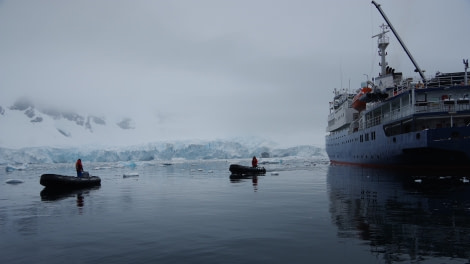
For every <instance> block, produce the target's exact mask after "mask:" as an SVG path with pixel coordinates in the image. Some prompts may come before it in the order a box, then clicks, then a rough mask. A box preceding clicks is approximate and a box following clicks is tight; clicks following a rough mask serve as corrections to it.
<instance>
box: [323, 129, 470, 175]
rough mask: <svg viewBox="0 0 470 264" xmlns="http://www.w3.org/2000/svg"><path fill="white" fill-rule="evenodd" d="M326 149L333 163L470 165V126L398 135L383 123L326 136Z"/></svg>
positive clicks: (390, 165)
mask: <svg viewBox="0 0 470 264" xmlns="http://www.w3.org/2000/svg"><path fill="white" fill-rule="evenodd" d="M372 134H373V135H374V136H373V137H372V136H370V135H372ZM366 135H368V136H367V137H366ZM361 138H362V140H361ZM366 139H367V140H366ZM326 152H327V153H328V156H329V157H330V161H331V163H333V164H353V165H361V166H368V167H394V168H416V169H419V168H423V169H433V168H435V169H464V168H470V127H455V128H450V127H449V128H439V129H425V130H421V131H415V132H409V133H404V134H399V135H394V136H386V134H385V132H384V129H383V126H381V125H378V126H375V127H371V128H368V129H365V130H362V131H360V132H357V133H350V134H349V133H348V131H347V130H344V131H342V132H338V133H335V134H334V135H328V136H327V137H326Z"/></svg>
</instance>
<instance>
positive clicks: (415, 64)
mask: <svg viewBox="0 0 470 264" xmlns="http://www.w3.org/2000/svg"><path fill="white" fill-rule="evenodd" d="M372 4H374V5H375V7H376V8H377V9H378V10H379V12H380V14H381V15H382V17H383V18H384V19H385V22H387V24H388V27H389V28H390V29H391V30H392V32H393V34H394V35H395V37H396V38H397V40H398V42H400V45H401V46H402V47H403V49H404V50H405V52H406V54H407V55H408V57H409V58H410V60H411V62H412V63H413V65H414V66H415V68H416V70H415V71H417V72H418V73H419V75H420V76H421V79H422V80H423V83H426V77H424V73H423V71H422V70H421V68H420V67H419V66H418V63H416V61H415V59H414V58H413V56H411V53H410V51H409V50H408V48H407V47H406V46H405V43H403V41H402V40H401V38H400V36H399V35H398V33H397V32H396V30H395V28H394V27H393V26H392V23H390V21H389V20H388V18H387V16H386V15H385V13H384V12H383V11H382V8H380V5H379V4H377V3H376V2H375V1H372ZM381 34H383V33H381ZM379 35H380V34H379ZM383 67H384V65H382V71H383Z"/></svg>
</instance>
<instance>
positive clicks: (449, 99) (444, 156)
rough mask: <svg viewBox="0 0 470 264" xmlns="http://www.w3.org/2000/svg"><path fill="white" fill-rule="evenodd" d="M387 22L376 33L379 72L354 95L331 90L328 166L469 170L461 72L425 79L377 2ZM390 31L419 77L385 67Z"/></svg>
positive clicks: (467, 89) (469, 90)
mask: <svg viewBox="0 0 470 264" xmlns="http://www.w3.org/2000/svg"><path fill="white" fill-rule="evenodd" d="M372 3H373V4H374V5H375V6H376V7H377V9H378V10H379V12H380V13H381V15H382V17H383V18H384V20H385V21H386V22H387V24H386V25H382V32H381V33H379V34H377V35H375V36H374V37H377V39H378V41H377V43H378V49H379V55H380V57H381V62H380V63H379V65H380V66H381V73H380V74H379V76H378V77H376V78H373V79H372V80H368V81H367V82H366V83H363V84H362V87H361V88H360V89H358V90H357V92H356V93H349V92H340V91H337V90H335V95H334V100H333V101H332V102H330V114H329V116H328V127H327V135H326V152H327V154H328V156H329V159H330V161H331V163H332V164H356V165H363V166H372V167H405V168H406V167H408V168H426V169H431V168H452V169H462V168H470V98H469V95H470V85H469V81H468V78H467V69H468V60H464V69H465V71H464V72H455V73H437V74H436V75H435V76H434V77H432V78H430V79H427V78H426V77H425V76H424V74H423V72H422V71H421V69H420V68H419V66H418V64H417V63H416V62H415V60H414V59H413V57H412V56H411V54H410V52H409V51H408V49H407V48H406V46H405V45H404V43H403V41H402V40H401V38H400V37H399V35H398V34H397V32H396V31H395V29H394V28H393V26H392V25H391V23H390V22H389V20H388V18H387V16H386V15H385V13H384V12H383V11H382V9H381V7H380V5H378V4H377V3H375V1H372ZM390 30H391V31H392V32H393V34H394V35H395V37H396V38H397V40H398V42H399V43H400V44H401V46H402V47H403V49H404V50H405V52H406V53H407V55H408V57H409V58H410V60H411V61H412V63H413V64H414V66H415V68H416V70H415V72H418V73H419V75H420V77H421V78H420V79H419V80H416V79H414V78H405V77H403V74H402V73H400V72H395V69H393V68H391V67H389V66H388V64H387V61H386V55H387V53H386V48H387V46H388V44H389V37H388V36H387V33H388V32H389V31H390Z"/></svg>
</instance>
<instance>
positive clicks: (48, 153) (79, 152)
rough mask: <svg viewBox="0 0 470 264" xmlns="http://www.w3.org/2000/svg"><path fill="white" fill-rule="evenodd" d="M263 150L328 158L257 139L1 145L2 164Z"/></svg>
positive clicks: (315, 150) (220, 155)
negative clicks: (115, 144) (113, 144)
mask: <svg viewBox="0 0 470 264" xmlns="http://www.w3.org/2000/svg"><path fill="white" fill-rule="evenodd" d="M261 153H264V154H265V155H266V154H269V157H270V158H285V157H303V158H310V157H319V158H322V157H326V153H325V150H324V148H322V147H318V146H309V145H303V146H295V147H287V148H276V147H272V146H267V145H266V144H255V143H253V142H236V141H223V140H214V141H205V142H191V141H189V142H185V141H174V142H158V143H148V144H143V145H135V146H130V147H98V146H82V147H27V148H20V149H10V148H0V165H12V164H41V163H70V162H75V161H76V160H77V159H78V158H81V159H82V160H84V161H87V162H123V161H152V160H173V159H184V160H209V159H243V158H251V157H253V156H257V157H260V156H261Z"/></svg>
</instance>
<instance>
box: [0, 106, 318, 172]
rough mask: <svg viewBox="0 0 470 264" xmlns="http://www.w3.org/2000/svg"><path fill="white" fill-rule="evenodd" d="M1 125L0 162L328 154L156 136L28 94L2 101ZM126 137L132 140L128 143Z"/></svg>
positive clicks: (253, 142) (243, 141)
mask: <svg viewBox="0 0 470 264" xmlns="http://www.w3.org/2000/svg"><path fill="white" fill-rule="evenodd" d="M0 127H1V130H0V135H1V136H0V164H23V163H62V162H73V161H75V160H76V159H77V158H81V159H82V160H85V161H90V162H114V161H130V160H133V161H149V160H172V159H187V160H194V159H232V158H250V157H252V156H254V155H255V156H261V154H262V153H263V154H264V155H269V156H270V157H287V156H300V157H311V156H324V155H325V154H324V149H323V148H321V147H314V146H296V147H290V148H286V147H284V148H280V147H278V145H277V144H276V143H274V142H272V141H269V140H267V139H262V138H248V139H247V138H236V139H223V140H222V139H217V140H186V141H182V140H179V141H175V140H171V141H170V140H166V141H160V142H156V141H155V136H154V137H153V138H149V139H145V138H143V137H142V135H141V134H140V133H139V126H137V125H136V122H134V120H133V119H132V118H129V117H123V118H118V119H113V120H111V119H109V118H107V117H103V116H99V115H93V114H81V113H76V112H72V111H60V110H57V109H53V108H47V107H41V106H37V105H35V104H34V103H33V102H32V101H31V100H28V99H26V98H22V99H19V100H17V101H16V102H15V103H13V104H12V105H11V106H8V107H5V106H3V105H0ZM123 139H130V141H128V142H133V143H132V144H124V143H123ZM132 139H140V140H141V142H145V143H138V141H132ZM136 142H137V143H136ZM119 143H121V144H119Z"/></svg>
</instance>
